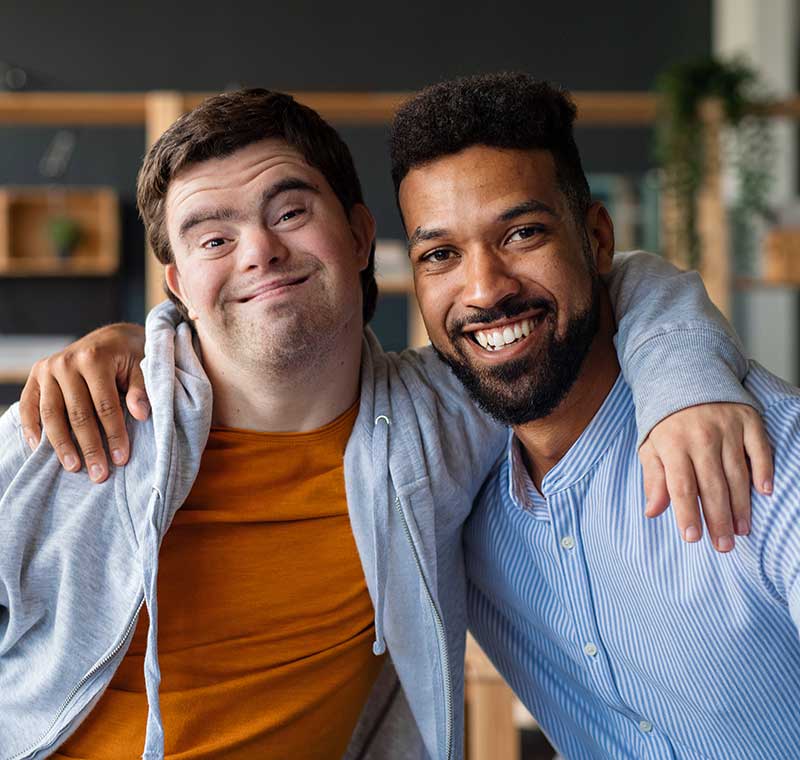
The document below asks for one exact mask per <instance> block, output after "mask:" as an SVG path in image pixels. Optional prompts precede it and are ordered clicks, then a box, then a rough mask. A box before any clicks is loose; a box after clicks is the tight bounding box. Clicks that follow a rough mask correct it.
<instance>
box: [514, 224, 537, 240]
mask: <svg viewBox="0 0 800 760" xmlns="http://www.w3.org/2000/svg"><path fill="white" fill-rule="evenodd" d="M543 230H544V228H543V227H542V226H541V225H538V224H528V225H526V226H525V227H518V228H517V229H516V230H514V231H513V232H512V233H511V234H510V235H509V236H508V239H507V241H506V242H508V243H514V242H517V241H519V240H529V239H530V238H532V237H535V236H536V235H538V234H540V233H541V232H543Z"/></svg>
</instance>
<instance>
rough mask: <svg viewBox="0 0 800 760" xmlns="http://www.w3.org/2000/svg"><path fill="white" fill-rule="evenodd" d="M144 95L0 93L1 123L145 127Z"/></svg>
mask: <svg viewBox="0 0 800 760" xmlns="http://www.w3.org/2000/svg"><path fill="white" fill-rule="evenodd" d="M144 121H145V98H144V96H143V95H142V94H141V93H132V94H122V93H109V92H6V93H0V124H53V125H58V126H62V125H63V126H67V125H77V124H80V125H86V126H92V125H98V126H103V125H106V126H108V125H111V126H115V125H116V126H122V125H131V124H133V125H136V124H144Z"/></svg>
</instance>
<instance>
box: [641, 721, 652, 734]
mask: <svg viewBox="0 0 800 760" xmlns="http://www.w3.org/2000/svg"><path fill="white" fill-rule="evenodd" d="M639 730H640V731H641V732H642V733H644V734H649V733H650V732H651V731H652V730H653V724H652V723H651V722H650V721H649V720H640V721H639Z"/></svg>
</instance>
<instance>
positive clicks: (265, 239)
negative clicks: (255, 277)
mask: <svg viewBox="0 0 800 760" xmlns="http://www.w3.org/2000/svg"><path fill="white" fill-rule="evenodd" d="M288 256H289V249H288V248H287V247H286V244H285V242H284V241H283V240H282V239H281V236H280V235H278V234H277V233H276V232H274V231H273V230H271V229H269V227H266V226H264V225H259V226H253V227H251V228H248V229H246V230H243V231H242V233H241V237H240V238H239V261H238V263H239V268H240V269H241V270H242V271H246V270H248V269H257V268H269V267H271V266H274V265H275V264H279V263H281V262H283V261H285V260H286V258H288Z"/></svg>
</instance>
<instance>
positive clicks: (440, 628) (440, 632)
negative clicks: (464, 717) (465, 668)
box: [394, 496, 453, 760]
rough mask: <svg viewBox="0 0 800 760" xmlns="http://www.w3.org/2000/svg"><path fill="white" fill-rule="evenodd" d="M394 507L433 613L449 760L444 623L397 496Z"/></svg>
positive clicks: (450, 722)
mask: <svg viewBox="0 0 800 760" xmlns="http://www.w3.org/2000/svg"><path fill="white" fill-rule="evenodd" d="M394 505H395V508H396V509H397V512H398V514H399V515H400V520H401V521H402V523H403V530H404V531H405V534H406V538H407V539H408V543H409V545H410V546H411V553H412V554H413V556H414V562H416V564H417V570H418V571H419V575H420V578H422V587H423V588H424V589H425V595H426V596H427V597H428V602H429V603H430V605H431V611H432V612H433V622H434V627H435V628H436V638H437V639H438V643H439V658H440V660H441V662H442V680H443V682H444V707H445V745H446V747H447V755H446V757H447V760H451V757H452V754H453V687H452V685H451V683H450V656H449V654H448V652H447V639H446V637H445V633H444V623H443V622H442V616H441V614H440V613H439V610H438V609H437V607H436V603H435V602H434V601H433V594H431V590H430V588H429V587H428V582H427V580H426V579H425V574H424V573H423V572H422V562H421V561H420V558H419V554H418V553H417V548H416V546H415V545H414V539H413V538H412V536H411V530H410V529H409V527H408V520H406V514H405V512H404V511H403V505H402V503H401V502H400V497H399V496H397V497H395V500H394Z"/></svg>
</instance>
